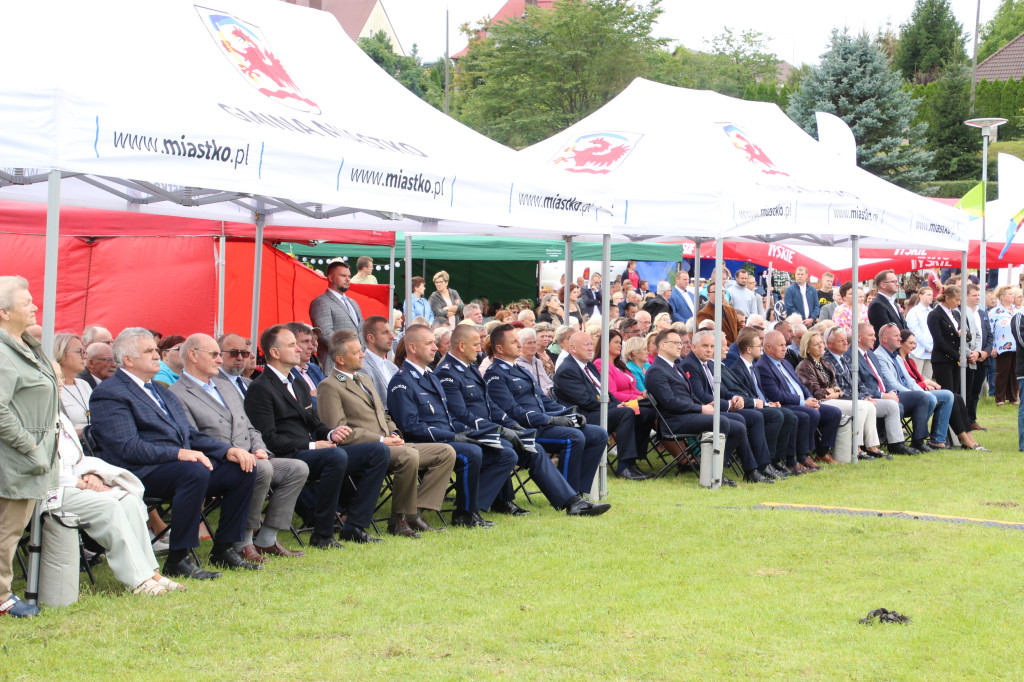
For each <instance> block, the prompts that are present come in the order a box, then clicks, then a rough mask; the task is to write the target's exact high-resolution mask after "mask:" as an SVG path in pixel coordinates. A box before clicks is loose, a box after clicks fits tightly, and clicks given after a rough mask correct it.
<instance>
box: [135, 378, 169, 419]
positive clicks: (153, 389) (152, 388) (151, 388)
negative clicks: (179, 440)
mask: <svg viewBox="0 0 1024 682" xmlns="http://www.w3.org/2000/svg"><path fill="white" fill-rule="evenodd" d="M142 387H143V388H145V389H146V390H147V391H149V394H150V395H151V396H153V397H154V398H155V399H156V404H157V405H159V406H160V409H161V410H163V411H164V414H167V415H169V414H170V410H168V409H167V405H164V401H163V398H161V397H160V394H159V393H157V392H156V386H155V385H153V382H150V381H147V382H146V383H145V384H143V385H142Z"/></svg>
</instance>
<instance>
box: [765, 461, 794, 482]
mask: <svg viewBox="0 0 1024 682" xmlns="http://www.w3.org/2000/svg"><path fill="white" fill-rule="evenodd" d="M765 470H766V471H767V473H769V474H771V475H772V476H774V477H775V478H776V479H779V478H789V472H788V471H786V469H785V468H782V469H780V468H779V467H777V466H775V465H774V464H769V465H768V466H766V467H765Z"/></svg>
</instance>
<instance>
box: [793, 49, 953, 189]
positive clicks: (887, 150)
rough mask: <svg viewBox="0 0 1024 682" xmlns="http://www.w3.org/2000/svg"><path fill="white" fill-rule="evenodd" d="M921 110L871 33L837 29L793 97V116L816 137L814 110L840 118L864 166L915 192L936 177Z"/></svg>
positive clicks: (860, 163) (858, 159)
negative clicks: (919, 114) (919, 118)
mask: <svg viewBox="0 0 1024 682" xmlns="http://www.w3.org/2000/svg"><path fill="white" fill-rule="evenodd" d="M917 107H918V100H916V99H914V98H913V97H911V94H910V92H909V91H907V90H905V89H904V88H903V87H902V82H901V79H900V75H899V73H898V72H896V71H895V70H893V68H892V66H891V64H890V63H889V59H888V58H887V57H886V56H885V53H884V52H883V51H882V49H881V48H880V47H879V46H878V45H877V44H876V43H875V42H874V41H873V40H872V39H871V38H870V37H869V36H868V35H866V34H863V35H860V36H858V37H852V36H850V34H849V33H848V32H847V31H842V32H840V31H839V30H833V31H832V40H831V44H830V47H829V50H828V51H827V52H826V53H825V54H823V55H822V58H821V64H820V65H819V66H817V67H815V68H813V69H812V70H811V73H810V74H809V75H808V76H807V77H806V78H804V80H803V82H802V84H801V87H800V90H799V91H797V92H796V93H795V94H794V95H793V96H792V97H791V98H790V101H789V107H788V109H787V113H788V114H789V117H790V118H792V119H793V120H794V121H796V123H797V124H798V125H799V126H800V127H802V128H803V129H804V130H806V131H807V132H808V133H809V134H811V135H816V134H817V125H816V123H815V120H814V112H816V111H825V112H828V113H832V114H835V115H836V116H838V117H839V118H841V119H843V120H844V121H846V123H847V124H848V125H849V126H850V128H851V129H852V130H853V134H854V137H855V138H856V139H857V163H858V165H860V166H861V167H862V168H864V169H866V170H868V171H871V172H872V173H874V174H875V175H878V176H879V177H882V178H884V179H886V180H888V181H890V182H893V183H895V184H897V185H900V186H901V187H906V188H911V189H913V188H916V187H917V186H918V185H920V183H922V182H927V181H929V180H931V179H932V178H933V177H934V175H935V173H934V171H933V170H932V169H931V168H930V166H929V164H930V163H931V160H932V154H931V152H929V151H926V150H925V149H924V144H925V132H926V130H927V127H928V126H927V125H926V124H923V123H916V122H915V118H916V117H917Z"/></svg>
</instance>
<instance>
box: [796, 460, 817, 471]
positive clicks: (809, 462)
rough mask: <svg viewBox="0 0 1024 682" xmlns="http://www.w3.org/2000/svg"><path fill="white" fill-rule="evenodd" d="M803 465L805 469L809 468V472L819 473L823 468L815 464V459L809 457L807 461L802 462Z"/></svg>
mask: <svg viewBox="0 0 1024 682" xmlns="http://www.w3.org/2000/svg"><path fill="white" fill-rule="evenodd" d="M801 463H802V464H803V465H804V466H805V467H807V470H808V471H817V470H818V469H820V468H821V467H820V466H818V465H817V464H815V463H814V459H813V458H811V457H808V458H807V460H806V461H804V462H801Z"/></svg>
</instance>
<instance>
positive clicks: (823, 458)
mask: <svg viewBox="0 0 1024 682" xmlns="http://www.w3.org/2000/svg"><path fill="white" fill-rule="evenodd" d="M818 461H819V462H824V463H825V464H836V461H835V460H834V459H832V455H830V454H829V453H827V452H826V453H825V454H823V455H818Z"/></svg>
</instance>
